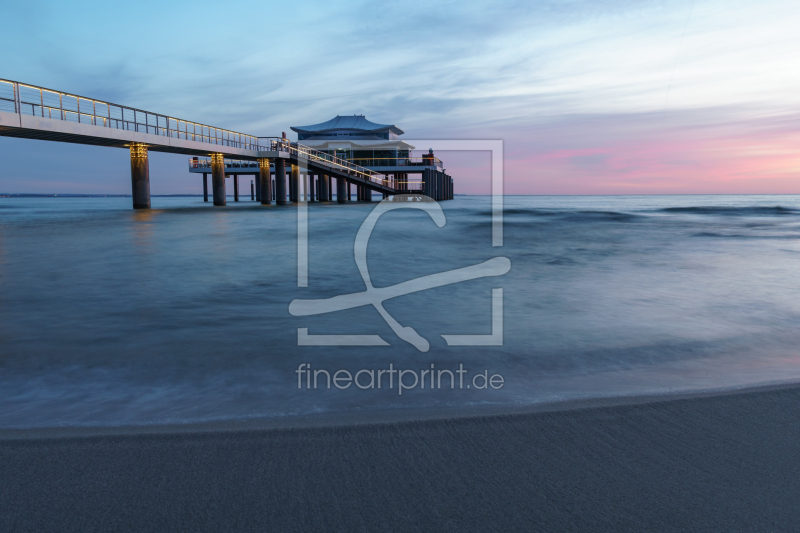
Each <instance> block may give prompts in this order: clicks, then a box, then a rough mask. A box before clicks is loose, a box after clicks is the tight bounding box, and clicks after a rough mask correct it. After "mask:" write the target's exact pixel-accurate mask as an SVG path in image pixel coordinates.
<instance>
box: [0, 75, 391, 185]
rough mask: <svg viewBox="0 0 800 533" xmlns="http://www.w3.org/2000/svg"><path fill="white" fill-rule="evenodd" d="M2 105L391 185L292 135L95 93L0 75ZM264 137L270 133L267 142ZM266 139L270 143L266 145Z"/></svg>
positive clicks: (16, 110)
mask: <svg viewBox="0 0 800 533" xmlns="http://www.w3.org/2000/svg"><path fill="white" fill-rule="evenodd" d="M0 111H11V112H13V113H16V114H19V115H31V116H35V117H43V118H50V119H56V120H63V121H68V122H77V123H80V124H91V125H92V126H97V127H103V128H112V129H122V130H126V131H136V132H143V133H149V134H152V135H162V136H165V137H174V138H177V139H185V140H190V141H198V142H204V143H209V144H215V145H222V146H228V147H232V148H242V149H245V150H255V151H283V152H289V153H291V154H293V155H295V156H297V157H298V158H304V159H307V160H309V161H314V162H318V163H324V164H327V165H328V166H330V167H334V168H337V169H338V170H340V171H345V172H346V173H348V174H349V175H351V176H353V177H357V178H360V179H363V180H366V181H370V182H373V183H377V184H381V185H384V186H389V180H387V179H386V177H385V176H384V175H383V174H379V173H377V172H374V171H372V170H370V169H368V168H365V167H362V166H359V165H356V164H354V163H351V162H350V161H347V160H345V159H341V158H339V157H336V156H333V155H331V154H326V153H325V152H321V151H319V150H315V149H313V148H309V147H308V146H303V145H301V144H299V143H296V142H290V141H289V140H288V139H282V138H278V139H275V140H273V139H270V138H268V137H262V138H259V137H256V136H254V135H247V134H244V133H239V132H235V131H232V130H227V129H222V128H216V127H213V126H207V125H205V124H200V123H198V122H193V121H189V120H182V119H178V118H175V117H170V116H168V115H161V114H159V113H152V112H149V111H144V110H142V109H137V108H134V107H128V106H124V105H119V104H113V103H111V102H105V101H103V100H98V99H96V98H88V97H85V96H80V95H77V94H72V93H67V92H63V91H57V90H54V89H48V88H46V87H39V86H36V85H29V84H26V83H20V82H17V81H13V80H6V79H3V78H0ZM265 139H269V140H267V141H266V143H264V142H263V141H264V140H265ZM265 144H266V146H265Z"/></svg>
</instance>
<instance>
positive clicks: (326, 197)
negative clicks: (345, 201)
mask: <svg viewBox="0 0 800 533" xmlns="http://www.w3.org/2000/svg"><path fill="white" fill-rule="evenodd" d="M319 192H320V196H322V198H320V199H321V200H322V201H323V202H330V201H331V177H330V176H328V175H327V174H322V175H321V176H320V182H319Z"/></svg>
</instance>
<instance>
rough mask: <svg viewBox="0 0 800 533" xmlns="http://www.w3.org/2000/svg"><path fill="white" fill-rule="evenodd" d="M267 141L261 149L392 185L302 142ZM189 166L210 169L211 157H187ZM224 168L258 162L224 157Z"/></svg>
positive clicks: (381, 176) (381, 175)
mask: <svg viewBox="0 0 800 533" xmlns="http://www.w3.org/2000/svg"><path fill="white" fill-rule="evenodd" d="M261 139H264V137H262V138H261ZM267 143H269V144H268V146H264V145H263V140H262V145H261V149H262V150H266V151H270V152H287V153H291V154H294V155H297V154H302V156H303V159H307V160H308V161H314V162H316V163H326V164H327V166H329V167H333V168H336V169H338V170H340V171H346V173H347V174H349V175H351V176H354V177H358V178H361V179H364V180H368V181H371V182H373V183H377V184H380V185H384V186H386V187H393V185H392V182H391V181H390V180H388V179H387V178H386V176H384V175H383V174H379V173H377V172H373V171H371V170H369V169H368V168H363V167H359V166H358V165H354V164H352V163H349V162H348V161H345V160H343V159H339V158H337V157H334V156H332V155H330V154H326V153H323V152H319V151H317V150H314V149H312V148H308V147H307V146H303V145H302V144H301V145H298V144H297V143H293V142H289V141H281V140H277V141H267ZM298 146H299V148H298ZM314 152H316V153H314ZM189 168H190V169H211V159H210V158H200V157H198V158H197V159H195V158H194V157H192V158H189ZM225 168H258V162H256V161H242V160H238V159H225Z"/></svg>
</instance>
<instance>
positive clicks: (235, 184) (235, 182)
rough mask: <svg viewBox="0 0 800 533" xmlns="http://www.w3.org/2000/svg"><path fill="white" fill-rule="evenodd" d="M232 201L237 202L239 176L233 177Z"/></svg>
mask: <svg viewBox="0 0 800 533" xmlns="http://www.w3.org/2000/svg"><path fill="white" fill-rule="evenodd" d="M233 201H234V202H238V201H239V174H234V175H233Z"/></svg>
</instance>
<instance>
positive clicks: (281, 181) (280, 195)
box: [275, 157, 286, 205]
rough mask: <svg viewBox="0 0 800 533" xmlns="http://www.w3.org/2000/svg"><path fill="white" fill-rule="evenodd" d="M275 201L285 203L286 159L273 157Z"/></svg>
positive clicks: (279, 203) (280, 203)
mask: <svg viewBox="0 0 800 533" xmlns="http://www.w3.org/2000/svg"><path fill="white" fill-rule="evenodd" d="M275 203H276V204H278V205H286V160H285V159H282V158H280V157H279V158H277V159H275Z"/></svg>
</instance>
